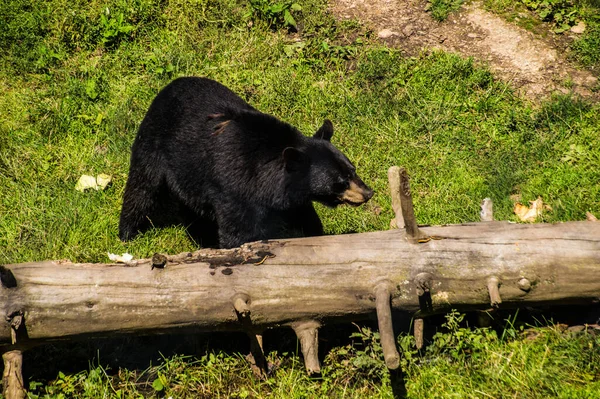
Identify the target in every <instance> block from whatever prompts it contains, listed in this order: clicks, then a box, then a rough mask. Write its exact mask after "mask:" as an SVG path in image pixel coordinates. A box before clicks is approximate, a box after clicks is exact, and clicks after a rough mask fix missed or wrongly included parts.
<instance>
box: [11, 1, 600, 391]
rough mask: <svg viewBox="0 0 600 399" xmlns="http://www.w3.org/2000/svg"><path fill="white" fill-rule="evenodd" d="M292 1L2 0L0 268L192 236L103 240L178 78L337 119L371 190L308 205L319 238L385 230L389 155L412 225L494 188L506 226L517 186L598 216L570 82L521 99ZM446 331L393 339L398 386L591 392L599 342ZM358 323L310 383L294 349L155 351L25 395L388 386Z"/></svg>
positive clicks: (599, 160)
mask: <svg viewBox="0 0 600 399" xmlns="http://www.w3.org/2000/svg"><path fill="white" fill-rule="evenodd" d="M299 6H300V7H297V6H293V5H292V3H291V2H290V3H283V6H282V7H272V5H271V3H269V2H267V1H266V0H254V1H252V2H250V3H248V2H244V1H241V0H240V1H237V0H222V1H209V0H199V1H186V0H173V1H159V0H134V1H124V0H112V1H102V2H88V1H80V0H76V1H65V0H49V1H44V2H30V1H24V0H7V1H4V2H2V3H0V25H2V26H3V29H0V51H1V54H0V264H6V263H16V262H25V261H34V260H42V259H65V258H66V259H71V260H73V261H93V262H103V261H107V260H108V259H107V256H106V254H107V252H113V253H122V252H129V253H131V254H133V255H134V256H135V257H147V256H149V255H151V254H152V253H154V252H169V253H177V252H181V251H188V250H192V249H195V248H196V245H195V244H194V243H193V242H191V241H190V240H189V239H188V238H187V236H186V234H185V231H184V229H183V228H180V227H179V228H177V227H174V228H169V229H163V230H154V231H149V232H147V233H145V234H143V235H142V236H140V237H139V238H136V239H135V240H134V241H132V242H129V243H122V242H120V241H119V239H118V237H117V225H118V217H119V211H120V204H121V197H122V193H123V189H124V185H125V182H126V178H127V173H128V163H129V161H128V159H129V149H130V146H131V143H132V142H133V138H134V137H135V133H136V128H137V126H138V125H139V123H140V121H141V119H142V118H143V116H144V113H145V111H146V110H147V108H148V106H149V104H150V102H151V101H152V99H153V97H154V96H155V95H156V93H157V92H158V91H159V90H160V88H162V87H163V86H165V85H166V84H167V83H168V82H170V81H171V80H173V79H174V78H176V77H178V76H187V75H196V76H208V77H211V78H214V79H217V80H219V81H221V82H222V83H224V84H226V85H227V86H229V87H230V88H232V89H233V90H234V91H236V92H237V93H239V94H240V95H241V96H242V97H243V98H245V99H246V100H247V101H248V102H250V103H251V104H252V105H253V106H255V107H256V108H258V109H259V110H262V111H264V112H268V113H271V114H273V115H275V116H277V117H279V118H281V119H283V120H285V121H287V122H290V123H292V124H294V125H296V126H298V127H299V128H300V129H301V130H302V131H303V132H305V133H306V134H311V133H312V132H314V130H315V129H316V128H317V127H318V126H320V124H321V123H322V121H323V119H325V118H329V119H331V120H332V121H333V123H334V126H335V129H336V134H335V135H334V138H333V142H334V143H335V144H336V145H337V146H338V147H339V148H341V149H342V150H343V151H344V152H345V153H346V154H347V155H348V157H349V158H350V159H351V160H352V161H353V162H354V163H355V165H356V166H357V169H358V171H359V174H360V175H361V176H362V177H363V180H364V181H365V182H366V183H367V184H369V185H370V186H371V187H372V188H374V189H375V191H376V195H375V197H374V198H373V199H372V200H371V201H370V202H369V204H368V205H367V206H363V207H360V208H347V207H344V208H340V209H335V210H330V209H325V208H322V207H320V208H319V209H318V211H319V213H320V215H321V217H322V219H323V223H324V226H325V228H326V231H327V233H331V234H335V233H344V232H352V231H354V232H364V231H372V230H382V229H387V228H388V225H389V219H390V218H391V216H392V212H391V206H390V200H389V198H388V194H387V182H386V171H387V169H388V167H389V166H391V165H402V166H405V167H406V168H407V169H408V170H409V173H410V175H411V177H412V187H413V192H414V194H413V196H414V200H415V207H416V216H417V219H418V220H419V222H420V223H423V224H444V223H460V222H468V221H474V220H478V212H479V203H480V201H481V199H482V198H484V197H491V198H492V199H493V200H494V210H495V216H496V218H497V219H507V220H516V219H515V216H514V215H513V214H512V208H513V199H511V198H515V197H514V196H518V197H519V198H520V200H521V201H523V202H526V201H528V200H534V199H535V198H537V197H538V196H541V197H542V198H543V200H544V201H545V202H546V203H548V204H549V205H550V206H551V207H552V211H550V212H547V213H545V214H544V216H543V219H542V221H545V222H555V221H566V220H581V219H584V218H585V212H586V211H591V212H592V213H595V214H596V215H597V216H600V184H599V181H600V169H599V168H598V165H599V164H600V134H599V133H600V105H598V104H593V103H588V102H586V101H583V100H580V99H577V98H574V97H572V96H569V95H560V96H556V97H554V98H552V99H550V100H548V101H546V102H544V103H542V104H538V105H533V104H531V103H529V102H528V101H525V100H523V99H520V98H517V97H516V96H515V95H514V94H513V92H512V90H511V88H510V87H509V86H507V85H505V84H503V83H502V82H499V81H497V80H496V79H494V76H493V75H492V74H491V73H490V72H489V71H488V70H486V69H485V67H482V66H479V65H476V64H475V63H474V62H473V61H472V60H469V59H462V58H460V57H457V56H455V55H452V54H446V53H441V52H424V53H423V54H421V55H420V56H419V57H415V58H406V57H403V56H402V53H401V51H399V50H394V49H389V48H386V47H382V46H381V45H380V44H378V43H377V42H376V41H375V40H374V38H373V34H372V33H371V32H369V31H368V30H367V29H366V28H364V27H363V26H361V25H360V24H359V23H357V22H339V21H335V20H334V19H333V18H332V17H331V16H330V15H329V14H328V13H327V12H326V2H325V1H322V0H306V1H303V2H301V3H299ZM298 8H301V10H299V9H298ZM286 10H287V14H286ZM290 16H291V17H292V19H290ZM590 18H592V17H590ZM294 24H296V25H297V26H296V29H292V28H291V25H294ZM590 26H592V24H590ZM594 29H597V28H594V27H593V26H592V28H590V32H592V33H593V32H596V31H595V30H594ZM292 31H297V32H292ZM586 37H587V36H586ZM585 40H592V42H591V43H593V40H595V39H594V36H592V39H585ZM578 43H579V45H580V46H581V48H582V49H584V50H585V51H584V50H582V51H583V52H582V53H575V54H586V55H585V57H584V56H583V55H582V56H581V57H582V58H581V60H582V61H581V62H582V63H583V64H586V65H588V66H590V67H594V66H597V65H598V55H599V54H600V51H599V50H598V47H593V45H591V46H590V45H588V44H586V43H588V42H585V41H583V39H582V41H580V42H578ZM586 60H588V61H589V62H588V61H586ZM99 173H106V174H109V175H111V176H112V177H113V183H112V185H111V186H109V187H108V188H107V189H106V190H104V191H87V192H85V193H81V192H78V191H75V189H74V187H75V183H76V182H77V180H78V179H79V177H80V176H81V175H82V174H88V175H97V174H99ZM456 317H457V316H455V317H454V319H453V320H456ZM444 331H446V333H445V334H444V335H440V338H439V340H438V341H435V342H434V344H433V345H432V346H430V348H433V349H430V350H428V351H427V352H426V353H423V354H417V353H416V352H414V350H412V349H410V348H412V346H411V343H410V342H409V341H410V339H409V338H406V337H404V338H402V337H401V338H400V339H401V340H402V343H403V345H405V347H406V353H409V354H412V355H411V356H410V357H409V358H408V359H407V363H406V364H405V365H404V366H405V369H406V371H407V375H406V381H407V389H408V392H409V396H411V397H440V398H442V397H443V398H446V397H448V398H450V397H473V398H480V397H523V398H525V397H527V398H538V397H539V398H545V397H550V396H556V397H564V398H593V397H594V396H593V394H592V393H593V392H598V391H600V386H599V381H600V369H598V367H599V366H598V365H599V364H600V362H599V361H598V360H600V359H599V351H600V349H599V348H600V342H599V341H598V338H597V337H596V338H594V337H593V336H591V335H585V334H583V335H580V336H577V337H573V336H570V335H569V334H564V333H562V332H560V331H559V330H557V329H542V330H540V331H539V335H538V337H537V338H536V339H532V340H528V339H525V337H524V336H523V335H522V334H521V333H520V332H519V330H518V329H515V328H509V329H508V330H506V331H509V332H510V333H509V334H508V335H506V334H504V336H500V337H499V336H497V335H496V334H495V333H492V332H491V331H488V330H477V331H474V332H473V331H471V330H467V329H461V328H459V327H457V326H453V327H452V326H450V328H447V329H446V330H444ZM371 334H372V333H371V332H370V331H363V332H361V333H360V335H361V337H359V338H357V340H358V341H359V342H362V338H364V339H365V340H366V343H365V344H364V345H358V344H357V346H356V347H340V348H338V349H335V350H334V351H332V352H331V353H330V354H329V355H328V358H327V361H326V368H325V370H326V371H325V372H324V376H323V378H322V379H321V380H309V379H308V378H307V377H306V376H305V374H304V372H303V370H302V367H301V365H300V363H299V360H298V358H297V357H296V356H292V355H285V356H284V355H283V354H279V355H273V356H275V357H276V358H277V359H274V360H277V361H279V362H281V364H282V365H281V367H280V369H279V370H278V371H277V374H276V375H275V376H273V377H272V378H271V379H269V380H268V381H265V382H258V381H257V380H256V379H254V378H253V377H252V376H251V375H250V374H249V371H248V367H247V366H246V364H245V360H243V359H242V358H241V357H239V356H228V355H225V354H223V353H214V354H212V355H210V356H208V355H207V356H206V357H202V358H198V359H196V358H185V357H176V358H168V359H165V360H164V362H163V363H162V365H161V366H159V367H158V368H156V367H154V368H151V369H149V370H148V371H146V372H145V373H141V374H140V371H134V370H132V371H128V370H125V369H122V370H109V371H108V373H107V372H105V370H104V369H103V368H101V367H96V366H93V367H92V368H91V369H90V370H89V371H83V372H81V373H70V374H67V375H64V374H58V377H57V378H56V380H54V381H50V382H47V383H46V382H44V383H43V384H42V385H38V384H34V387H33V388H34V389H33V391H32V392H36V394H39V395H40V396H39V397H46V396H45V395H47V397H56V398H59V397H89V398H98V397H119V398H120V397H139V396H140V395H142V396H147V395H150V396H151V395H154V394H155V393H156V394H157V395H158V396H164V397H173V398H175V397H207V398H209V397H224V398H225V397H233V396H236V395H237V397H267V396H270V397H357V398H358V397H390V395H391V390H390V389H389V383H388V382H389V381H388V377H387V374H386V373H384V372H383V369H382V362H381V359H380V353H379V352H378V350H377V349H378V348H377V344H376V342H374V341H373V340H372V335H371ZM444 337H445V338H444ZM463 339H465V340H467V341H466V342H470V343H467V344H463V343H462V340H463ZM469 340H470V341H469ZM436 342H437V343H436ZM464 345H467V346H466V347H465V346H464ZM469 345H470V346H469ZM49 367H51V365H49ZM55 372H56V373H58V370H55ZM494 376H497V377H494ZM31 378H32V381H35V380H36V376H32V377H31ZM146 381H149V383H148V384H146ZM155 381H159V382H158V383H156V382H155ZM153 383H154V384H156V385H155V386H154V387H153V385H152V384H153ZM161 387H162V388H161ZM158 388H161V389H158ZM119 392H120V393H119ZM61 395H63V396H61Z"/></svg>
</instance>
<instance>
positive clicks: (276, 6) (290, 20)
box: [245, 0, 302, 30]
mask: <svg viewBox="0 0 600 399" xmlns="http://www.w3.org/2000/svg"><path fill="white" fill-rule="evenodd" d="M250 5H251V7H252V10H251V11H250V12H249V13H247V14H246V15H245V17H246V18H249V17H251V16H252V15H254V16H256V17H257V18H259V19H261V20H263V21H265V22H267V23H268V24H269V26H270V27H274V28H277V27H285V28H289V29H293V30H296V29H297V28H296V25H297V24H296V20H295V19H294V17H293V16H292V12H299V11H301V10H302V6H300V4H298V3H294V2H291V1H285V2H277V3H271V2H270V1H269V0H251V1H250Z"/></svg>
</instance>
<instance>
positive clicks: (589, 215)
mask: <svg viewBox="0 0 600 399" xmlns="http://www.w3.org/2000/svg"><path fill="white" fill-rule="evenodd" d="M585 218H586V219H587V220H588V221H590V222H597V221H598V218H597V217H596V216H594V215H593V214H592V212H586V213H585Z"/></svg>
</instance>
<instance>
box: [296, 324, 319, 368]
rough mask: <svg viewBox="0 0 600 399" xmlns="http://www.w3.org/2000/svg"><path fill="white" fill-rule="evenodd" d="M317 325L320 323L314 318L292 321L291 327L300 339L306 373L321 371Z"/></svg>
mask: <svg viewBox="0 0 600 399" xmlns="http://www.w3.org/2000/svg"><path fill="white" fill-rule="evenodd" d="M319 327H321V323H319V322H318V321H316V320H310V321H301V322H297V323H292V328H293V329H294V332H295V333H296V336H297V337H298V341H300V348H301V349H302V356H304V365H305V367H306V371H307V373H308V374H315V373H320V372H321V365H320V363H319Z"/></svg>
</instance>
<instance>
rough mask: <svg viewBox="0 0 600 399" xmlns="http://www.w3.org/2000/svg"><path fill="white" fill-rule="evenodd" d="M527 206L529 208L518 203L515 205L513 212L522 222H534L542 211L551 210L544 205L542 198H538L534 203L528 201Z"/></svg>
mask: <svg viewBox="0 0 600 399" xmlns="http://www.w3.org/2000/svg"><path fill="white" fill-rule="evenodd" d="M529 204H530V205H531V207H528V206H526V205H522V204H519V203H516V204H515V209H514V212H515V214H516V215H517V216H518V217H519V219H521V221H523V222H530V223H531V222H535V220H536V219H537V218H538V217H539V216H540V215H541V214H542V211H543V210H544V209H546V210H551V209H552V208H551V207H550V206H548V205H545V204H544V202H543V201H542V197H538V198H537V199H536V200H535V201H529Z"/></svg>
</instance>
